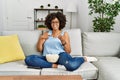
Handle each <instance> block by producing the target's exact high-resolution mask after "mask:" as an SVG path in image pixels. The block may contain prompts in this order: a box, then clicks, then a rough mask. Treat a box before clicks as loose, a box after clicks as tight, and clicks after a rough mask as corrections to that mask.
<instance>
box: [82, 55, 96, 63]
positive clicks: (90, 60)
mask: <svg viewBox="0 0 120 80" xmlns="http://www.w3.org/2000/svg"><path fill="white" fill-rule="evenodd" d="M84 57H85V58H86V59H87V62H94V61H97V60H98V59H97V58H96V57H88V56H84Z"/></svg>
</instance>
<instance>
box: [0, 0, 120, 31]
mask: <svg viewBox="0 0 120 80" xmlns="http://www.w3.org/2000/svg"><path fill="white" fill-rule="evenodd" d="M2 1H3V2H2ZM87 1H88V0H0V11H1V10H2V9H3V11H2V12H3V14H2V13H1V12H0V22H2V23H0V26H1V25H2V26H3V27H4V30H34V12H33V9H34V8H39V7H40V5H44V6H45V7H47V4H48V3H50V4H51V7H52V8H53V7H54V6H55V5H58V7H59V8H62V9H63V10H64V14H65V15H66V17H67V24H66V28H70V13H69V12H67V11H66V8H67V6H68V5H69V4H70V2H71V3H74V4H75V5H76V6H77V9H78V10H77V12H76V13H73V15H72V28H80V29H81V30H82V32H84V31H92V19H93V16H90V15H88V13H89V9H88V2H87ZM1 2H2V3H1ZM1 4H2V5H1ZM2 15H3V16H2ZM28 17H29V18H28ZM114 26H115V27H114V28H115V30H114V32H120V15H119V16H117V17H116V24H115V25H114ZM0 30H2V28H1V27H0Z"/></svg>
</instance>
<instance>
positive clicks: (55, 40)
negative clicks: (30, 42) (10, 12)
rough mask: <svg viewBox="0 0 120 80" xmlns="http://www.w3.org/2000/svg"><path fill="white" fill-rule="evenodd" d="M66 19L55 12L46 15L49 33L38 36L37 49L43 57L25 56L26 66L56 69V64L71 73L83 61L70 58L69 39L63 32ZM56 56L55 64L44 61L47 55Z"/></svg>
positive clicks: (79, 58) (81, 58)
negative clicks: (57, 56)
mask: <svg viewBox="0 0 120 80" xmlns="http://www.w3.org/2000/svg"><path fill="white" fill-rule="evenodd" d="M65 24H66V17H65V15H64V14H62V13H60V12H57V13H51V14H48V16H47V17H46V20H45V25H47V27H48V29H49V31H48V32H45V33H44V34H43V35H42V36H40V38H39V41H38V44H37V48H38V50H39V51H40V52H43V56H37V55H30V56H27V57H26V59H25V62H26V64H27V65H28V66H32V67H39V68H57V66H58V64H60V65H64V66H65V68H66V70H68V71H73V70H76V69H77V68H79V66H80V65H81V64H82V63H83V62H84V61H85V59H84V58H83V57H74V58H72V57H71V56H70V52H71V47H70V39H69V35H68V33H67V32H63V31H62V29H63V28H64V27H65ZM53 53H55V54H58V55H59V59H58V61H57V62H56V63H51V62H48V61H47V60H46V55H47V54H53Z"/></svg>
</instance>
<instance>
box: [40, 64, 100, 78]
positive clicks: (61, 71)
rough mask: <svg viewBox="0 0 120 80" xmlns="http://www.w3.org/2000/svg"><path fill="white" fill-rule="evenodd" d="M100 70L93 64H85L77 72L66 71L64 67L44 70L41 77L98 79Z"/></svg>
mask: <svg viewBox="0 0 120 80" xmlns="http://www.w3.org/2000/svg"><path fill="white" fill-rule="evenodd" d="M97 72H98V69H97V68H96V67H95V66H94V65H93V64H91V63H89V62H85V63H83V64H82V65H81V66H80V68H79V69H77V70H75V71H66V69H65V67H64V66H60V67H58V68H57V69H56V68H44V69H42V70H41V75H81V76H82V78H84V79H96V78H97Z"/></svg>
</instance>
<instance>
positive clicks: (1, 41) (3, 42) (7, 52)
mask: <svg viewBox="0 0 120 80" xmlns="http://www.w3.org/2000/svg"><path fill="white" fill-rule="evenodd" d="M23 59H25V56H24V53H23V50H22V48H21V46H20V43H19V40H18V36H17V35H9V36H0V63H5V62H10V61H16V60H23Z"/></svg>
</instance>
